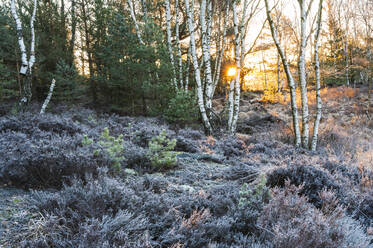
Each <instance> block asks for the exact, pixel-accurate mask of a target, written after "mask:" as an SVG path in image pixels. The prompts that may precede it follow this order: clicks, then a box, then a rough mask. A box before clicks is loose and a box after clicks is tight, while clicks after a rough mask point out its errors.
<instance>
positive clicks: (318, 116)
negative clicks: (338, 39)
mask: <svg viewBox="0 0 373 248" xmlns="http://www.w3.org/2000/svg"><path fill="white" fill-rule="evenodd" d="M322 4H323V0H320V3H319V11H318V13H317V29H316V36H315V73H316V102H317V112H316V119H315V123H314V126H313V136H312V142H311V150H312V151H316V148H317V137H318V131H319V125H320V120H321V115H322V100H321V94H320V87H321V84H320V60H319V42H320V30H321V21H322Z"/></svg>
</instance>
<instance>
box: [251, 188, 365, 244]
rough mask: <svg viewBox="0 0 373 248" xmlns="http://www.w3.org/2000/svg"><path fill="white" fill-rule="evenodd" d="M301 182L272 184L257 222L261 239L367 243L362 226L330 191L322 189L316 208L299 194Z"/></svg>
mask: <svg viewBox="0 0 373 248" xmlns="http://www.w3.org/2000/svg"><path fill="white" fill-rule="evenodd" d="M301 191H302V186H300V187H296V186H294V185H290V182H289V181H287V182H286V185H285V188H284V189H279V188H274V189H273V190H272V199H271V201H270V203H269V204H268V205H266V206H264V208H263V212H262V214H261V216H260V217H259V219H258V222H257V225H258V227H259V228H260V229H261V230H262V231H263V232H262V236H263V238H264V239H266V240H269V241H271V243H272V244H275V247H278V248H298V247H302V248H314V247H330V248H333V247H334V248H340V247H345V248H347V247H356V248H357V247H368V238H367V236H366V235H365V234H364V232H363V230H362V229H361V227H360V226H359V225H358V224H357V223H356V222H355V221H354V220H352V219H351V218H349V217H347V216H346V215H345V214H344V209H343V208H341V207H340V206H338V203H337V202H336V199H335V198H334V196H333V193H331V192H327V191H323V192H321V193H320V197H321V198H322V200H323V202H322V208H321V209H320V210H318V209H316V208H315V207H314V206H313V205H311V204H310V203H308V199H307V197H305V196H300V195H299V194H300V193H301Z"/></svg>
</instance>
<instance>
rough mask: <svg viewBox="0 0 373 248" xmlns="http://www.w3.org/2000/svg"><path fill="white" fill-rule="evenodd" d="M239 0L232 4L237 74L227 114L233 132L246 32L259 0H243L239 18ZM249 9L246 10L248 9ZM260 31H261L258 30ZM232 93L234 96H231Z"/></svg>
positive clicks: (237, 110)
mask: <svg viewBox="0 0 373 248" xmlns="http://www.w3.org/2000/svg"><path fill="white" fill-rule="evenodd" d="M238 4H239V1H235V2H234V3H233V5H232V10H233V29H234V37H235V38H234V51H235V52H234V56H235V65H236V67H237V76H236V78H235V80H234V85H232V83H231V84H230V91H229V94H230V95H229V99H231V100H230V101H229V104H230V105H229V115H228V131H229V133H230V134H234V133H235V132H236V128H237V122H238V114H239V109H240V95H241V75H240V74H241V68H242V67H243V66H244V62H245V56H246V46H245V41H246V34H247V29H248V25H249V22H250V21H251V19H252V18H253V17H254V16H255V15H256V14H257V12H258V10H259V4H260V1H259V0H245V1H244V3H243V9H242V13H241V18H240V20H239V18H238V13H237V5H238ZM249 9H250V11H249V12H248V10H249ZM260 32H261V31H260ZM232 95H234V96H232Z"/></svg>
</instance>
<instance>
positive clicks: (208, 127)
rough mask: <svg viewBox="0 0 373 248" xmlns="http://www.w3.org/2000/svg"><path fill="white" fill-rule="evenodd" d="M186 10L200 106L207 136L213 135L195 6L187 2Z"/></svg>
mask: <svg viewBox="0 0 373 248" xmlns="http://www.w3.org/2000/svg"><path fill="white" fill-rule="evenodd" d="M185 10H186V13H187V16H188V29H189V34H190V42H191V50H192V58H193V66H194V74H195V80H196V84H197V97H198V106H199V109H200V113H201V116H202V122H203V125H204V127H205V132H206V134H212V127H211V124H210V120H209V118H208V116H207V114H206V109H205V105H204V102H203V100H204V97H203V90H202V81H201V72H200V68H199V65H198V58H197V51H196V40H195V35H194V25H193V21H194V18H193V11H194V6H193V8H192V9H190V7H189V0H185Z"/></svg>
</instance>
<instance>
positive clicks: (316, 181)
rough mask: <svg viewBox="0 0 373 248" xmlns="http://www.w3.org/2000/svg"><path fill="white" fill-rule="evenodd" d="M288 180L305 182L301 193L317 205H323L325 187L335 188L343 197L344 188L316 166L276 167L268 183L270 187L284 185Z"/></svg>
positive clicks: (298, 183)
mask: <svg viewBox="0 0 373 248" xmlns="http://www.w3.org/2000/svg"><path fill="white" fill-rule="evenodd" d="M286 180H289V182H290V183H291V184H294V185H296V186H300V185H302V184H304V187H302V189H301V191H300V193H301V194H302V195H305V196H307V197H308V200H309V201H310V202H311V203H312V204H314V205H315V206H316V207H318V208H319V207H321V199H320V195H319V194H320V192H321V191H322V190H324V189H329V190H334V191H336V192H337V193H339V195H338V196H339V198H340V199H343V195H342V188H341V186H340V185H339V184H337V183H336V182H335V180H334V179H333V177H332V176H331V175H330V174H329V173H328V172H326V171H324V170H321V169H319V168H317V167H315V166H310V165H300V166H288V167H286V168H279V169H275V170H274V171H272V172H271V173H269V174H268V176H267V185H268V186H270V187H276V186H277V187H284V186H285V182H286Z"/></svg>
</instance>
